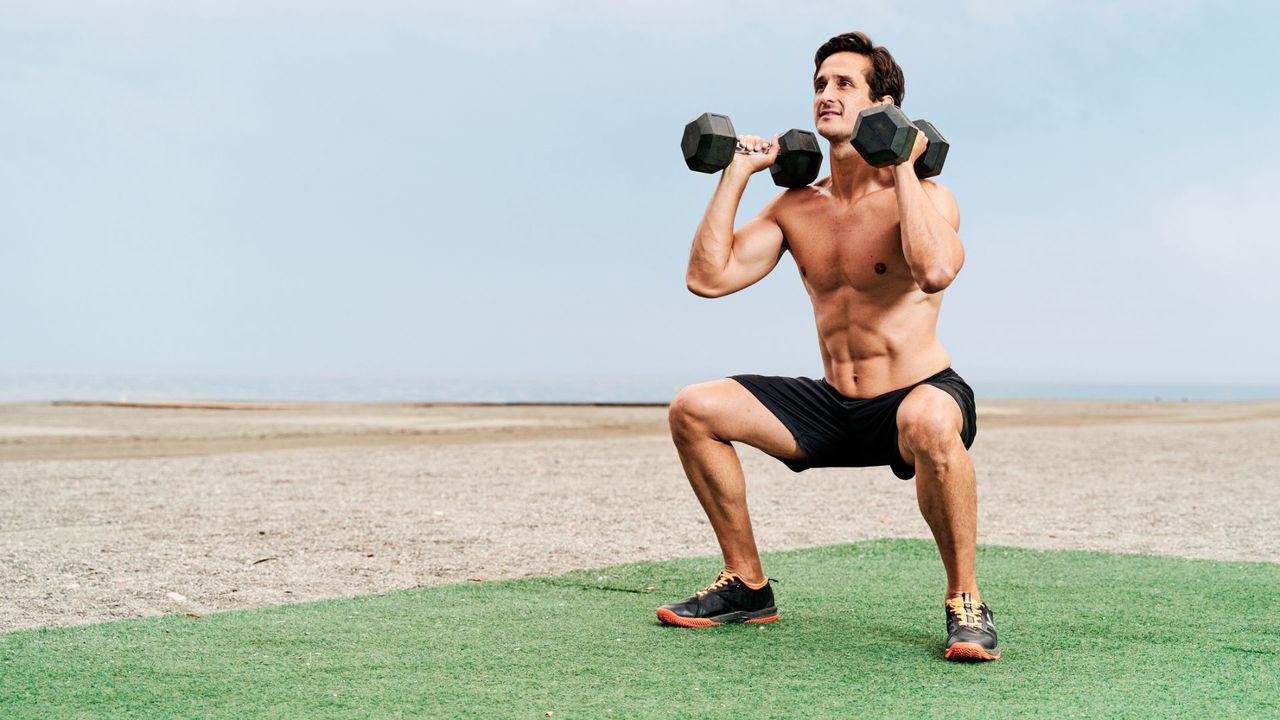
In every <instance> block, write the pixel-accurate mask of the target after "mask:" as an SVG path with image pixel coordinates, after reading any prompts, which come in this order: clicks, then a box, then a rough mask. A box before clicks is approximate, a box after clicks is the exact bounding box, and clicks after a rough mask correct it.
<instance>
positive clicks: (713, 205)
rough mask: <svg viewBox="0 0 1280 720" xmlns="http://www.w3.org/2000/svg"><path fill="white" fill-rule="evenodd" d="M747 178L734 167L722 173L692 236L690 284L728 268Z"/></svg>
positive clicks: (746, 175)
mask: <svg viewBox="0 0 1280 720" xmlns="http://www.w3.org/2000/svg"><path fill="white" fill-rule="evenodd" d="M750 177H751V176H750V174H748V173H744V172H741V171H737V170H735V169H734V168H733V166H730V167H728V168H725V170H724V172H723V173H721V175H720V182H719V184H718V185H716V191H715V194H713V195H712V196H711V202H710V204H708V205H707V212H706V213H705V214H704V215H703V216H702V222H700V223H698V229H697V231H696V232H695V233H694V234H693V250H692V251H691V252H690V254H689V270H688V273H687V280H688V281H689V283H690V284H693V283H695V282H696V281H698V280H702V279H706V280H710V279H712V278H714V277H715V276H716V275H717V274H718V273H720V271H722V270H724V268H725V266H726V265H728V264H729V256H730V254H731V253H732V252H733V221H734V218H735V217H736V216H737V214H738V203H739V202H741V201H742V193H743V191H744V190H745V189H746V187H747V180H748V179H749V178H750Z"/></svg>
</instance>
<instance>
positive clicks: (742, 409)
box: [671, 378, 806, 460]
mask: <svg viewBox="0 0 1280 720" xmlns="http://www.w3.org/2000/svg"><path fill="white" fill-rule="evenodd" d="M671 415H672V423H673V427H674V425H675V423H677V422H680V421H682V420H683V421H694V422H696V423H697V424H699V425H702V426H704V427H706V428H707V429H708V430H710V432H711V434H712V435H713V436H714V437H715V438H716V439H718V440H721V441H724V442H740V443H744V444H746V445H750V446H751V447H754V448H756V449H758V450H761V451H763V452H766V453H768V454H770V455H773V456H775V457H779V458H785V459H787V460H804V459H805V457H806V456H805V452H804V450H803V449H801V447H800V445H799V443H797V442H796V439H795V437H794V436H793V435H792V434H791V431H790V430H788V429H787V427H786V426H785V425H783V424H782V421H781V420H779V419H778V418H777V416H775V415H774V414H773V413H772V412H770V411H769V409H768V408H766V407H765V406H764V404H762V403H761V402H760V401H759V400H757V399H756V396H755V395H753V394H751V391H750V390H747V389H746V388H745V387H743V386H742V384H741V383H739V382H738V381H737V380H732V379H729V378H725V379H723V380H712V381H710V382H705V383H699V384H697V385H690V386H688V387H686V388H684V389H683V390H681V391H680V392H679V393H677V394H676V397H675V399H674V400H672V402H671Z"/></svg>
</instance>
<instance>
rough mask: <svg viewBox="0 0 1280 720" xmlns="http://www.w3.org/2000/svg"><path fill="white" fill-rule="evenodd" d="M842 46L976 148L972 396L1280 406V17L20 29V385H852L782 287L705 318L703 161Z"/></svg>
mask: <svg viewBox="0 0 1280 720" xmlns="http://www.w3.org/2000/svg"><path fill="white" fill-rule="evenodd" d="M849 30H862V31H864V32H867V33H868V34H869V35H870V36H871V37H872V38H873V39H874V40H875V41H876V42H877V43H879V44H882V45H884V46H886V47H887V48H889V50H890V51H891V52H892V53H893V54H894V56H895V57H896V58H897V60H898V62H899V63H900V64H901V65H902V67H903V69H904V72H905V75H906V96H905V101H904V109H905V110H906V111H907V113H908V114H909V115H910V116H912V117H925V118H928V119H929V120H930V121H931V122H933V123H934V125H936V126H937V127H938V128H939V130H940V131H941V132H942V133H943V134H944V135H945V136H946V137H947V139H948V140H949V141H950V143H951V151H950V154H949V155H948V158H947V164H946V168H945V170H944V173H943V175H942V176H941V177H939V178H938V180H939V181H940V182H942V183H943V184H945V185H947V186H948V187H949V188H950V189H951V190H952V192H953V193H954V194H955V196H956V198H957V201H958V202H959V205H960V211H961V218H962V225H961V230H960V237H961V239H962V241H963V242H964V244H965V249H966V255H967V259H966V264H965V267H964V269H963V271H962V272H961V273H960V275H959V276H958V277H957V279H956V280H955V282H954V284H953V285H952V286H951V287H950V288H949V289H948V290H947V291H946V295H945V300H944V303H943V309H942V314H941V317H940V321H939V333H940V336H941V338H942V340H943V342H944V344H945V345H946V347H947V349H948V351H949V352H950V355H951V357H952V362H953V367H955V368H956V369H957V370H958V371H959V372H960V373H961V374H962V375H964V376H965V377H966V378H969V379H971V380H974V381H977V382H1023V383H1046V382H1053V383H1144V382H1149V383H1174V384H1176V383H1197V384H1267V385H1280V362H1277V360H1280V333H1277V332H1276V330H1275V327H1276V321H1275V318H1276V316H1277V315H1278V314H1280V282H1277V281H1276V276H1277V269H1278V268H1280V233H1278V232H1277V230H1276V228H1277V223H1276V217H1277V215H1276V210H1275V202H1274V199H1275V197H1276V196H1277V194H1278V191H1280V132H1278V131H1280V97H1278V94H1277V89H1276V83H1275V80H1274V74H1275V72H1276V70H1277V68H1280V49H1278V48H1280V45H1277V43H1275V41H1274V39H1273V38H1274V36H1276V34H1277V32H1280V6H1277V5H1275V4H1272V3H1264V2H1256V3H1250V2H1213V1H1208V0H1206V1H1203V2H1197V1H1194V0H1174V1H1172V2H1169V1H1166V2H1154V1H1152V2H1148V1H1146V0H1135V1H1132V2H1124V3H1112V2H1072V3H1066V2H1063V3H1055V2H1045V1H1036V0H1029V1H1027V2H1000V1H997V0H989V1H985V2H984V1H978V0H973V1H970V2H945V3H930V2H918V3H895V2H888V1H887V0H865V1H857V0H854V1H850V0H843V1H840V2H835V1H832V2H828V1H827V0H809V1H800V2H794V3H786V4H779V3H776V2H771V3H764V2H741V3H730V2H702V3H696V4H689V3H684V2H680V3H677V2H673V1H671V0H656V1H649V2H612V3H590V2H573V1H571V0H561V1H558V2H557V1H555V0H526V1H523V2H522V1H519V0H494V1H490V2H485V3H456V2H450V3H436V2H426V3H421V2H407V1H402V2H396V1H393V0H369V1H367V2H358V3H357V2H352V3H340V2H327V1H325V0H320V1H318V2H303V1H301V0H298V1H294V2H283V1H279V0H262V1H260V2H247V1H241V0H227V1H225V2H204V1H202V2H160V1H159V0H134V1H132V2H103V1H95V0H85V1H84V2H61V1H59V0H53V1H42V2H29V3H15V2H5V1H3V0H0V118H2V119H0V129H2V131H0V338H2V340H0V372H8V373H32V372H44V373H65V374H69V375H74V374H77V373H81V374H83V373H137V374H142V375H146V374H154V375H164V374H174V373H206V374H218V373H267V374H281V375H290V374H297V375H312V376H322V375H326V374H335V375H337V374H341V375H355V376H360V375H367V376H393V375H394V376H413V377H424V378H431V377H452V378H470V379H473V380H474V381H476V382H486V381H492V382H504V383H519V382H525V381H529V382H552V381H554V382H560V383H570V384H572V383H574V382H579V381H581V382H583V383H588V382H594V383H600V382H605V383H608V382H630V381H634V382H649V381H652V382H660V383H664V384H672V385H680V384H688V383H693V382H699V381H702V380H709V379H714V378H717V377H723V376H725V375H727V374H732V373H741V372H752V373H763V374H785V375H806V376H810V377H818V376H821V373H822V366H821V361H820V356H819V352H818V347H817V336H816V331H815V329H814V323H813V314H812V309H811V306H810V304H809V299H808V296H807V295H806V294H805V291H804V288H803V286H802V285H801V283H800V279H799V276H798V273H797V271H796V267H795V264H794V262H792V261H791V259H790V257H789V256H788V257H786V258H784V259H783V261H782V262H781V263H780V264H779V266H778V267H777V269H775V270H774V272H773V273H772V274H771V275H770V276H769V277H767V278H765V279H764V280H763V281H761V282H760V283H758V284H756V285H754V286H752V287H750V288H747V289H745V290H743V291H741V292H739V293H737V294H734V295H730V296H728V297H724V298H718V299H714V300H710V299H705V298H698V297H696V296H694V295H692V294H690V293H689V292H688V291H687V289H686V288H685V286H684V271H685V263H686V261H687V259H688V254H689V248H690V242H691V240H692V235H693V231H694V228H695V227H696V225H697V223H698V221H699V218H700V217H701V213H702V211H703V210H704V209H705V207H706V204H707V202H708V200H709V199H710V197H711V193H712V190H713V189H714V187H715V182H716V178H715V177H714V176H712V175H705V174H700V173H693V172H689V171H688V170H687V169H686V168H685V167H684V164H683V161H682V159H681V157H680V154H679V148H678V145H679V135H680V132H681V130H682V128H683V126H684V124H685V123H686V122H688V121H689V120H690V119H692V118H693V117H695V116H697V115H699V114H701V113H702V112H705V111H713V112H720V113H725V114H728V115H729V116H730V117H731V118H733V121H734V124H735V126H736V127H737V129H738V131H739V132H744V133H753V134H761V135H765V134H769V133H773V132H780V131H784V130H786V129H788V128H791V127H800V128H803V129H812V117H811V112H810V103H811V92H812V90H811V86H810V78H811V75H812V72H813V53H814V51H815V50H816V49H817V47H818V46H819V45H820V44H822V42H823V41H825V40H826V39H827V38H829V37H831V36H832V35H835V34H838V33H841V32H846V31H849ZM823 149H824V153H826V154H828V155H829V151H827V148H826V144H825V141H824V142H823ZM776 190H777V189H776V188H775V186H774V185H773V184H772V182H771V181H770V180H769V178H768V176H767V173H762V174H760V175H757V176H755V177H754V178H753V179H752V180H751V183H750V184H749V186H748V188H747V192H746V194H745V196H744V198H743V201H742V205H741V207H740V210H739V222H745V220H746V219H748V218H749V217H751V216H752V215H754V213H755V212H756V211H757V210H758V209H759V208H760V207H761V206H762V205H763V204H764V203H765V202H767V201H768V200H769V199H770V198H771V197H773V195H774V194H775V193H776Z"/></svg>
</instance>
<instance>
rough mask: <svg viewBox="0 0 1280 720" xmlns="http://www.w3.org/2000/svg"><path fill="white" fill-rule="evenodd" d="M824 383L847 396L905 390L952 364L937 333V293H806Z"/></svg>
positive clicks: (848, 290)
mask: <svg viewBox="0 0 1280 720" xmlns="http://www.w3.org/2000/svg"><path fill="white" fill-rule="evenodd" d="M811 297H812V299H813V310H814V319H815V321H816V323H817V327H818V345H819V348H820V349H821V351H822V367H823V373H824V376H825V377H826V380H827V382H828V383H830V385H831V386H832V387H833V388H835V390H836V392H839V393H840V394H841V395H845V396H847V397H855V398H869V397H875V396H876V395H881V394H884V393H886V392H889V391H891V390H897V389H899V388H903V387H907V386H909V385H912V384H913V383H916V382H919V381H921V380H923V379H925V378H927V377H929V376H931V375H934V374H936V373H938V372H940V371H942V370H945V369H946V368H947V367H949V366H950V364H951V359H950V357H948V355H947V351H946V349H944V348H943V347H942V343H941V341H939V340H938V336H937V333H936V327H937V320H938V308H939V307H940V305H941V293H938V294H936V295H926V294H925V293H923V292H921V291H918V290H917V291H915V292H910V293H907V294H905V295H900V296H897V297H895V298H893V302H892V304H891V305H885V304H884V300H885V299H886V298H876V297H871V296H867V295H865V294H863V293H859V292H858V291H857V290H856V289H854V288H851V287H847V286H846V287H842V288H839V289H837V290H835V291H833V292H829V293H823V294H821V295H811Z"/></svg>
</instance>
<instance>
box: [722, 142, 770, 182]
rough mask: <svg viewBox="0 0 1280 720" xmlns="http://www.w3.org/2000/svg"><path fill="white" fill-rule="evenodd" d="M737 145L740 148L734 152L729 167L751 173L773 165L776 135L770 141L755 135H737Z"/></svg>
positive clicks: (736, 170)
mask: <svg viewBox="0 0 1280 720" xmlns="http://www.w3.org/2000/svg"><path fill="white" fill-rule="evenodd" d="M738 145H739V146H740V147H741V148H742V150H740V151H738V152H736V153H734V155H733V161H732V162H730V163H729V169H731V170H734V171H735V172H743V173H745V174H747V175H753V174H755V173H758V172H760V171H761V170H763V169H765V168H767V167H769V166H771V165H773V163H774V161H775V160H777V159H778V136H777V135H774V136H773V141H772V142H770V141H768V140H766V139H764V138H762V137H759V136H756V135H739V136H738Z"/></svg>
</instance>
